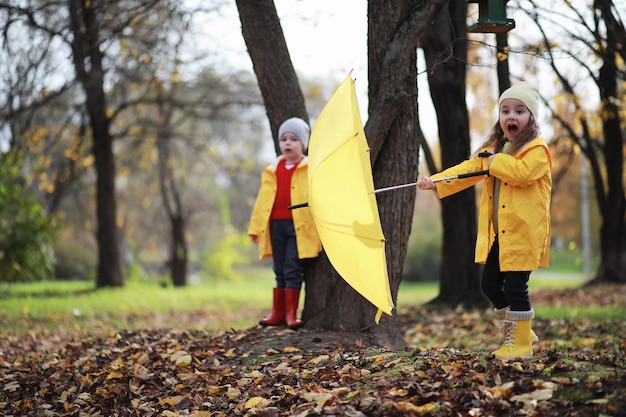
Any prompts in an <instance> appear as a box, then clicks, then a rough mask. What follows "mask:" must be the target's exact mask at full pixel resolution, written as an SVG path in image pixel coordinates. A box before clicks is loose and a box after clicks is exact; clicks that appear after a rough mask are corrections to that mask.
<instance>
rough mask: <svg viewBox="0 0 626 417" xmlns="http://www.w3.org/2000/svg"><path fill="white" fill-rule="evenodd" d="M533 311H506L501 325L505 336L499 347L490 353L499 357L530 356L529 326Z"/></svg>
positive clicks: (531, 346)
mask: <svg viewBox="0 0 626 417" xmlns="http://www.w3.org/2000/svg"><path fill="white" fill-rule="evenodd" d="M533 318H534V311H533V310H532V309H531V310H529V311H510V310H509V311H507V312H506V319H505V320H503V321H502V322H501V323H502V325H503V329H504V333H505V335H506V338H505V340H504V343H503V344H502V346H501V347H500V349H498V350H496V351H494V352H493V353H492V354H493V355H495V356H497V357H498V358H501V359H516V358H531V357H532V356H533V345H532V343H531V342H530V337H529V334H530V328H531V326H532V319H533Z"/></svg>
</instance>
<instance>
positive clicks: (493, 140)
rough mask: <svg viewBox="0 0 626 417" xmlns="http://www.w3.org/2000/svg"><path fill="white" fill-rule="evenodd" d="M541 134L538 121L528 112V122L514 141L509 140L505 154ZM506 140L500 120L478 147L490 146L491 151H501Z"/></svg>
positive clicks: (516, 149) (511, 152)
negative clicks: (509, 144) (509, 143)
mask: <svg viewBox="0 0 626 417" xmlns="http://www.w3.org/2000/svg"><path fill="white" fill-rule="evenodd" d="M539 136H541V130H540V129H539V123H537V120H536V119H535V116H534V115H533V114H532V113H530V119H529V120H528V124H526V126H524V129H522V131H521V132H520V133H519V136H518V137H517V138H516V139H515V142H511V146H509V147H508V149H507V154H509V155H513V154H515V153H516V152H517V151H519V150H520V149H522V148H523V147H524V146H526V145H527V144H528V142H530V141H531V140H533V139H535V138H537V137H539ZM505 142H506V136H505V135H504V131H503V130H502V127H500V120H498V121H496V123H495V124H494V125H493V128H492V130H491V135H489V138H487V140H486V141H485V142H484V143H483V144H482V145H480V148H479V150H480V149H484V148H490V149H493V153H499V152H502V148H504V143H505Z"/></svg>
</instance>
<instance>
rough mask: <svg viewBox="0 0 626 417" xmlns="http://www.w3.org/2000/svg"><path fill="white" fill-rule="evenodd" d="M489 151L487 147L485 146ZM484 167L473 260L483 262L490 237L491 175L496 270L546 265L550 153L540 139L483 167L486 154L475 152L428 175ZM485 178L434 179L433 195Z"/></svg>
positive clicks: (487, 252)
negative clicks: (497, 194) (497, 192)
mask: <svg viewBox="0 0 626 417" xmlns="http://www.w3.org/2000/svg"><path fill="white" fill-rule="evenodd" d="M484 150H489V149H484ZM486 169H489V174H490V176H489V177H487V178H486V179H485V183H484V185H483V190H482V195H481V198H480V213H479V218H478V236H477V239H476V253H475V259H474V260H475V262H476V263H479V264H484V263H485V262H486V261H487V255H488V254H489V250H490V249H491V246H492V245H493V243H494V240H495V231H494V226H493V211H494V210H493V198H494V182H495V178H496V177H497V178H499V179H500V180H501V186H500V197H499V207H498V225H499V228H500V235H499V236H498V244H499V246H500V270H501V271H533V270H535V269H537V268H538V267H540V268H545V267H547V266H548V261H549V255H550V236H551V226H550V198H551V190H552V157H551V155H550V150H549V149H548V146H547V144H546V142H545V140H544V139H543V138H536V139H533V140H532V141H531V142H529V143H528V144H527V145H526V146H525V147H524V148H522V149H521V150H520V151H518V152H517V153H516V154H515V155H507V154H504V153H498V154H496V155H495V157H494V158H493V160H492V162H491V165H490V166H488V164H487V158H484V157H482V158H481V157H478V156H474V157H472V158H470V159H468V160H467V161H464V162H461V163H460V164H458V165H455V166H453V167H450V168H448V169H446V170H445V171H443V172H440V173H438V174H435V175H433V176H432V177H431V178H432V179H437V178H442V177H449V176H455V175H458V174H462V173H467V172H475V171H481V170H486ZM483 179H484V177H482V176H478V177H469V178H464V179H458V180H457V179H455V180H452V181H450V182H445V181H441V182H437V183H435V184H436V186H437V196H438V197H439V198H444V197H447V196H449V195H451V194H454V193H456V192H459V191H461V190H464V189H466V188H468V187H470V186H472V185H474V184H476V183H478V182H480V181H482V180H483Z"/></svg>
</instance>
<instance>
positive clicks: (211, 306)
mask: <svg viewBox="0 0 626 417" xmlns="http://www.w3.org/2000/svg"><path fill="white" fill-rule="evenodd" d="M241 277H242V278H241V279H239V280H235V281H218V282H203V283H198V284H189V285H187V286H186V287H182V288H174V287H171V286H169V287H166V288H163V287H162V286H161V285H159V283H158V281H157V280H152V281H144V282H138V281H132V282H128V283H126V285H125V286H124V287H123V288H105V289H100V290H98V291H93V284H92V283H89V282H80V281H76V282H40V283H30V284H12V285H6V284H5V285H3V286H0V319H1V324H0V332H10V333H22V332H24V331H28V330H29V329H30V330H32V329H36V328H43V329H45V330H49V331H71V330H75V329H87V330H89V329H90V328H91V327H94V330H95V328H96V327H98V328H100V330H102V327H103V326H110V328H112V329H116V328H117V329H123V328H141V327H142V326H148V325H150V326H155V323H157V324H156V325H158V322H159V317H162V318H163V320H162V321H163V323H168V322H171V320H172V316H174V317H175V316H176V315H179V316H181V321H182V315H186V316H185V317H187V321H186V323H188V322H189V317H190V316H191V317H192V319H193V315H194V314H195V315H198V317H199V318H198V320H199V321H198V326H199V327H202V328H206V329H209V330H224V329H228V328H230V327H233V328H246V327H250V326H252V325H254V324H256V320H258V317H257V316H258V314H259V311H267V310H268V309H269V307H270V305H271V289H272V287H273V285H274V278H273V274H272V271H271V269H270V268H267V267H261V268H253V269H248V270H245V271H243V272H242V273H241ZM581 284H583V279H582V276H581V274H577V273H554V272H550V271H541V270H540V271H536V272H534V273H533V274H532V275H531V284H530V286H531V288H566V287H570V288H571V287H577V286H580V285H581ZM438 293H439V285H438V283H436V282H426V283H411V282H404V283H402V284H401V286H400V289H399V292H398V301H397V307H398V308H399V309H402V307H403V306H410V305H419V304H423V303H426V302H428V301H430V300H432V299H433V298H435V297H436V296H437V294H438ZM537 310H538V311H537V313H538V314H541V316H543V317H554V318H555V319H558V318H568V317H569V318H576V317H581V315H582V316H583V317H587V316H588V317H593V318H596V319H600V318H618V317H623V316H624V315H626V311H625V309H608V308H602V307H585V306H560V307H550V306H546V307H540V308H538V309H537ZM207 316H208V317H209V319H207V318H206V317H207ZM202 317H204V319H203V318H202ZM201 320H205V321H206V320H208V322H204V321H201Z"/></svg>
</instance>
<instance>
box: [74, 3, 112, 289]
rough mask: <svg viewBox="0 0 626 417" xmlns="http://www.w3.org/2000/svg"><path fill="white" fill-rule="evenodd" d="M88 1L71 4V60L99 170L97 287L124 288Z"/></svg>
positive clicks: (102, 98)
mask: <svg viewBox="0 0 626 417" xmlns="http://www.w3.org/2000/svg"><path fill="white" fill-rule="evenodd" d="M90 4H91V3H90V2H89V1H87V0H82V1H81V0H68V9H69V13H70V19H71V28H72V33H73V35H74V39H73V41H72V54H73V56H72V58H73V61H74V68H75V71H76V76H77V78H78V80H79V81H80V83H81V85H82V86H83V89H84V90H85V95H86V96H87V102H86V107H87V112H88V113H89V123H90V126H91V131H92V132H91V133H92V136H93V153H94V158H95V167H96V175H97V181H96V188H97V190H96V216H97V221H98V225H97V228H98V230H97V241H98V271H97V279H96V287H97V288H101V287H116V286H122V285H124V280H123V276H122V270H121V264H120V253H119V245H118V243H119V242H118V233H119V232H118V228H117V202H116V195H115V156H114V155H113V138H112V136H111V132H110V130H109V127H110V119H109V118H108V117H107V115H106V110H107V106H106V96H105V94H104V70H103V68H102V58H103V56H102V52H101V51H100V44H99V42H100V38H99V25H98V21H97V13H96V10H94V9H93V8H92V7H91V5H90Z"/></svg>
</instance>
